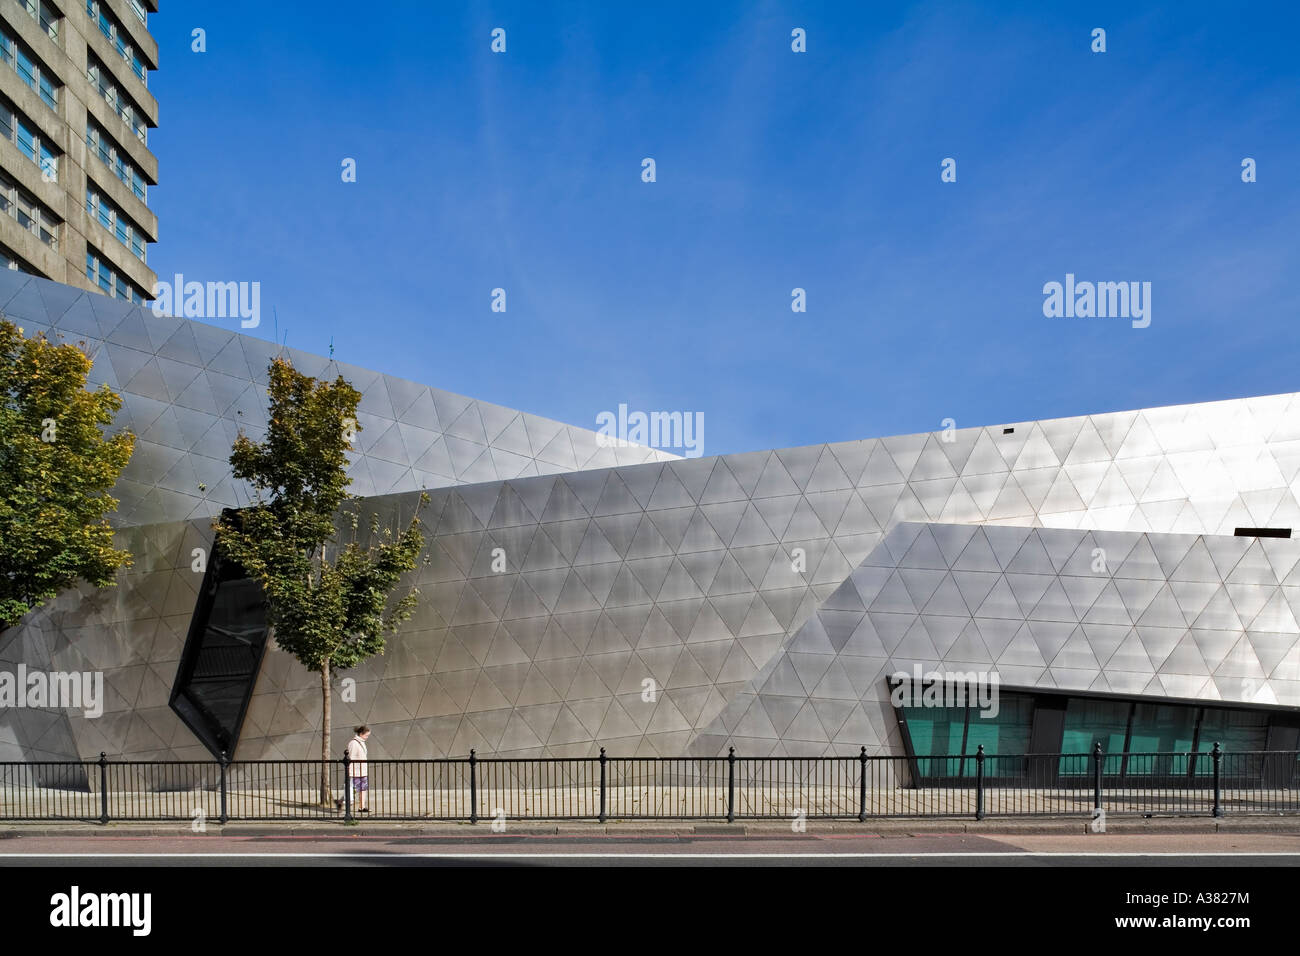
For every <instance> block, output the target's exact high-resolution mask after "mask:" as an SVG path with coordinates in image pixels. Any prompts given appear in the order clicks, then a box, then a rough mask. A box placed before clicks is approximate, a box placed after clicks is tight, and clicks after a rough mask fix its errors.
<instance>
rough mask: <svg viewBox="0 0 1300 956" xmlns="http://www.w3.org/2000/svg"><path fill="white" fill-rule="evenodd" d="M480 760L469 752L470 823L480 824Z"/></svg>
mask: <svg viewBox="0 0 1300 956" xmlns="http://www.w3.org/2000/svg"><path fill="white" fill-rule="evenodd" d="M477 763H478V758H477V757H476V756H475V755H474V751H473V750H471V751H470V752H469V822H470V823H478V770H477V769H476V768H477Z"/></svg>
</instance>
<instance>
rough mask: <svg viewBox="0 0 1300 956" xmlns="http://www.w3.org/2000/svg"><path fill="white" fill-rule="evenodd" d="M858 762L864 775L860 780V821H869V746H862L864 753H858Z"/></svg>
mask: <svg viewBox="0 0 1300 956" xmlns="http://www.w3.org/2000/svg"><path fill="white" fill-rule="evenodd" d="M858 763H859V764H860V765H861V768H862V776H861V777H860V779H859V780H858V822H859V823H866V822H867V748H866V747H863V748H862V753H860V754H858Z"/></svg>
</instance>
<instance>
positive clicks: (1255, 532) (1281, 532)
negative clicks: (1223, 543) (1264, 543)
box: [1232, 528, 1291, 538]
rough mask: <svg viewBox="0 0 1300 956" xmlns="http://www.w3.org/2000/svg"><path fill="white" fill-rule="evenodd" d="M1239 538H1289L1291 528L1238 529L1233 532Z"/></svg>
mask: <svg viewBox="0 0 1300 956" xmlns="http://www.w3.org/2000/svg"><path fill="white" fill-rule="evenodd" d="M1232 533H1233V534H1234V535H1235V536H1236V537H1238V538H1289V537H1291V529H1290V528H1238V529H1237V530H1236V531H1234V532H1232Z"/></svg>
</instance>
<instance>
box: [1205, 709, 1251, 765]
mask: <svg viewBox="0 0 1300 956" xmlns="http://www.w3.org/2000/svg"><path fill="white" fill-rule="evenodd" d="M1267 740H1268V714H1267V713H1265V712H1264V711H1259V710H1220V709H1218V708H1215V707H1207V708H1205V713H1204V714H1203V715H1202V717H1201V732H1200V735H1199V736H1198V738H1197V744H1196V749H1197V751H1198V752H1199V753H1204V754H1208V753H1209V752H1210V751H1212V750H1213V749H1214V744H1215V741H1218V744H1219V749H1220V750H1224V751H1228V752H1230V753H1233V754H1241V753H1246V752H1249V751H1252V750H1263V749H1264V745H1265V743H1266V741H1267ZM1228 761H1229V766H1225V767H1223V768H1222V769H1223V770H1224V771H1225V772H1233V771H1236V770H1238V769H1239V768H1241V767H1242V766H1244V765H1245V764H1246V763H1248V762H1249V761H1250V758H1245V757H1239V756H1233V757H1229V758H1228ZM1196 773H1197V774H1198V775H1200V774H1212V773H1214V761H1213V760H1211V759H1210V758H1208V757H1204V758H1201V759H1199V760H1197V761H1196Z"/></svg>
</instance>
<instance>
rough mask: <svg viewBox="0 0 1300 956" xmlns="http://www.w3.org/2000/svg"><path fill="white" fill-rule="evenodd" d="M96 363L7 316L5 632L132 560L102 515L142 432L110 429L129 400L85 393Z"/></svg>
mask: <svg viewBox="0 0 1300 956" xmlns="http://www.w3.org/2000/svg"><path fill="white" fill-rule="evenodd" d="M91 364H92V363H91V360H90V357H89V356H87V355H86V353H85V351H83V349H81V348H79V347H77V346H75V345H71V344H66V343H54V342H51V341H49V340H48V339H46V337H45V335H44V334H43V333H41V334H38V335H36V336H34V337H33V338H25V337H24V335H23V330H22V329H21V328H19V327H18V326H17V325H15V324H14V323H13V322H10V321H9V320H7V319H0V633H2V632H4V631H5V630H7V629H8V628H11V627H13V626H14V625H15V624H17V623H18V622H19V620H21V619H22V617H23V615H25V614H26V613H27V612H28V611H31V610H32V609H33V608H37V607H40V606H41V605H42V604H44V603H45V602H46V601H48V600H50V599H51V598H53V597H54V596H55V595H56V594H58V593H59V592H60V591H62V590H64V589H66V588H69V587H72V585H73V584H75V583H76V581H77V580H78V579H83V580H86V581H88V582H90V583H91V584H93V585H95V586H96V587H107V586H108V585H110V584H112V583H114V579H115V577H116V576H117V572H118V569H120V568H123V567H127V566H129V565H130V563H131V555H130V554H129V553H128V552H126V551H120V550H118V549H117V548H115V547H113V529H112V527H111V526H110V525H109V523H108V519H107V518H106V517H105V515H107V514H108V512H110V511H113V510H115V509H116V508H117V499H115V498H113V497H112V496H110V495H109V490H110V489H111V488H112V487H113V486H114V485H115V484H117V478H118V476H119V475H120V474H121V473H122V469H123V468H125V467H126V464H127V462H128V461H130V460H131V452H132V451H133V450H134V448H135V436H134V435H132V434H131V433H130V432H129V431H123V432H119V433H117V434H115V435H107V434H105V432H104V429H105V428H107V427H108V426H109V425H111V424H112V423H113V416H114V415H115V414H116V413H117V412H118V411H119V410H120V409H121V407H122V399H121V396H119V395H117V394H116V393H115V392H114V391H113V390H112V389H111V388H109V387H108V386H107V385H100V386H99V388H97V389H95V390H94V391H87V389H86V378H87V376H88V375H89V373H90V369H91Z"/></svg>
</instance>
